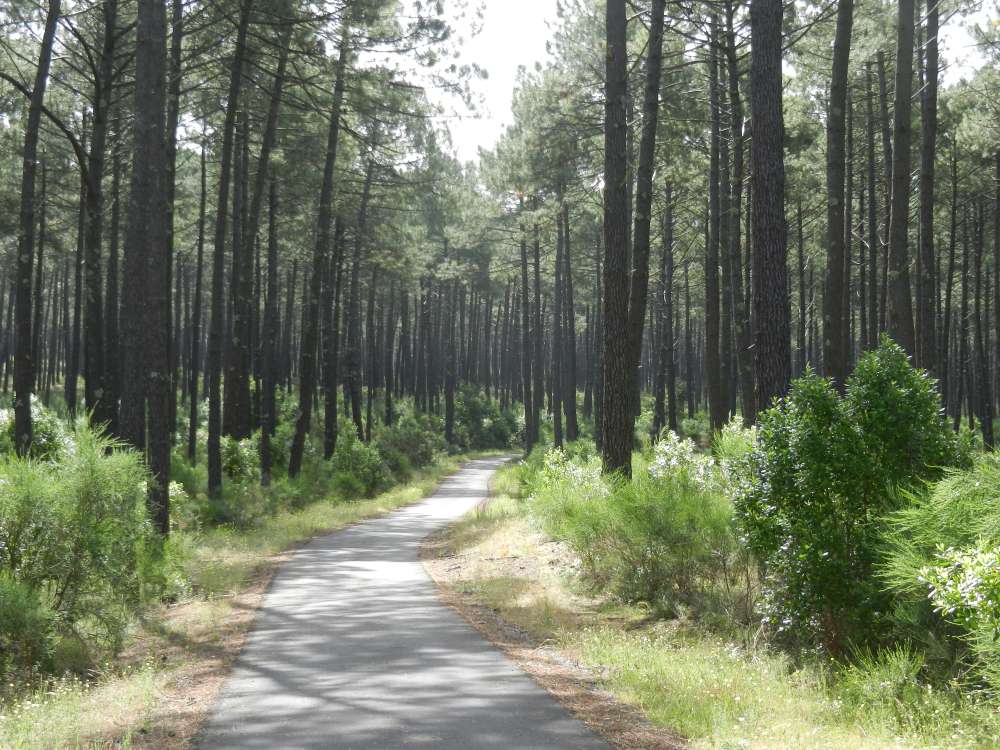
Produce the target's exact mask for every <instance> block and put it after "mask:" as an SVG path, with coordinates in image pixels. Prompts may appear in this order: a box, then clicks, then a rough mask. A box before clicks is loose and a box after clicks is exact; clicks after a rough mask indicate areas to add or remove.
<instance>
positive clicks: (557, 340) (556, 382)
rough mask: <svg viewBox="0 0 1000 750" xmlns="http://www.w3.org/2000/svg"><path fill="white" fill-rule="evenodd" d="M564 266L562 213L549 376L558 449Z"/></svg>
mask: <svg viewBox="0 0 1000 750" xmlns="http://www.w3.org/2000/svg"><path fill="white" fill-rule="evenodd" d="M562 265H563V225H562V214H561V213H560V214H557V215H556V265H555V273H554V274H553V285H552V291H553V300H552V368H551V374H550V375H549V379H550V381H551V385H552V397H551V405H552V442H553V444H554V445H555V447H556V448H562V447H563V423H562V385H563V379H564V373H565V366H566V364H565V358H564V356H563V354H564V352H563V338H562V306H563V296H562V293H563V290H562V284H563V282H562Z"/></svg>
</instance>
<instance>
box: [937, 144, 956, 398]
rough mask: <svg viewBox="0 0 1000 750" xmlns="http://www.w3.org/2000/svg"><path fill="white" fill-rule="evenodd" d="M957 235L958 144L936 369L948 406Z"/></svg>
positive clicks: (953, 156) (951, 363) (952, 184)
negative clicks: (949, 350)
mask: <svg viewBox="0 0 1000 750" xmlns="http://www.w3.org/2000/svg"><path fill="white" fill-rule="evenodd" d="M957 235H958V145H957V144H956V145H955V146H954V148H953V150H952V155H951V226H950V229H949V233H948V273H947V275H946V276H945V279H944V320H943V321H942V325H941V329H942V330H941V341H940V344H939V346H940V351H939V354H938V370H939V371H940V373H941V400H942V403H943V406H944V407H945V408H947V406H948V394H949V393H950V389H949V382H948V380H949V373H950V372H951V369H952V365H953V364H954V363H953V362H951V361H949V360H950V358H949V357H948V337H949V336H950V335H951V293H952V288H953V287H954V280H955V243H956V241H957Z"/></svg>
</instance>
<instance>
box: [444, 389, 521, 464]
mask: <svg viewBox="0 0 1000 750" xmlns="http://www.w3.org/2000/svg"><path fill="white" fill-rule="evenodd" d="M454 433H455V434H454V442H455V445H457V446H458V447H459V448H461V449H462V450H467V449H469V448H471V449H473V450H491V449H498V450H506V449H507V448H510V447H511V446H512V445H513V440H514V437H515V436H516V435H517V419H516V417H515V416H514V414H513V412H512V411H510V410H509V409H508V410H506V411H503V412H501V411H500V408H499V407H498V406H497V404H496V402H494V401H493V400H492V399H489V398H486V396H485V394H483V392H482V391H481V390H480V389H479V388H478V387H477V386H475V385H473V384H471V383H463V384H462V385H461V387H460V388H459V390H458V393H456V394H455V430H454Z"/></svg>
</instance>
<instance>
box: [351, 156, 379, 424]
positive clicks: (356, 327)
mask: <svg viewBox="0 0 1000 750" xmlns="http://www.w3.org/2000/svg"><path fill="white" fill-rule="evenodd" d="M374 170H375V155H374V153H372V154H370V155H369V157H368V168H367V169H366V171H365V186H364V192H363V193H362V196H361V208H360V210H359V211H358V226H357V230H356V231H355V234H354V256H353V258H352V261H351V298H350V301H349V303H348V307H347V310H348V332H347V351H348V355H347V379H348V381H349V383H350V397H351V416H352V417H353V419H354V426H355V429H357V432H358V440H364V439H365V432H364V424H363V423H362V421H361V384H362V380H361V377H362V374H361V361H362V357H363V352H362V350H361V277H360V273H361V249H362V247H363V246H364V233H365V223H366V221H367V215H368V200H369V198H370V196H371V187H372V174H373V172H374Z"/></svg>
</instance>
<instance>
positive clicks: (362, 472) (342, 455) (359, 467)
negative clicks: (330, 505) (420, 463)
mask: <svg viewBox="0 0 1000 750" xmlns="http://www.w3.org/2000/svg"><path fill="white" fill-rule="evenodd" d="M327 468H328V470H329V471H330V474H331V475H332V476H333V477H338V476H340V477H341V478H340V479H339V480H337V481H338V483H339V484H340V485H341V487H342V488H346V487H348V486H352V487H356V486H358V485H360V487H361V488H363V494H364V496H365V497H374V496H375V495H376V494H378V492H379V490H380V489H382V487H384V486H385V485H386V484H387V483H388V481H389V477H388V476H387V474H386V471H385V469H384V468H383V466H382V457H381V456H379V452H378V448H376V447H375V446H374V445H370V444H367V443H362V442H361V441H360V440H358V436H357V435H356V434H355V433H354V431H353V430H344V431H343V432H342V433H341V435H340V436H339V437H338V438H337V449H336V450H335V451H334V453H333V455H332V456H331V457H330V460H329V461H327ZM348 474H349V475H351V476H353V477H354V479H356V480H357V482H358V485H353V483H350V482H347V483H346V484H345V481H346V480H344V479H343V475H348ZM348 496H349V497H350V496H353V494H352V495H348Z"/></svg>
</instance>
